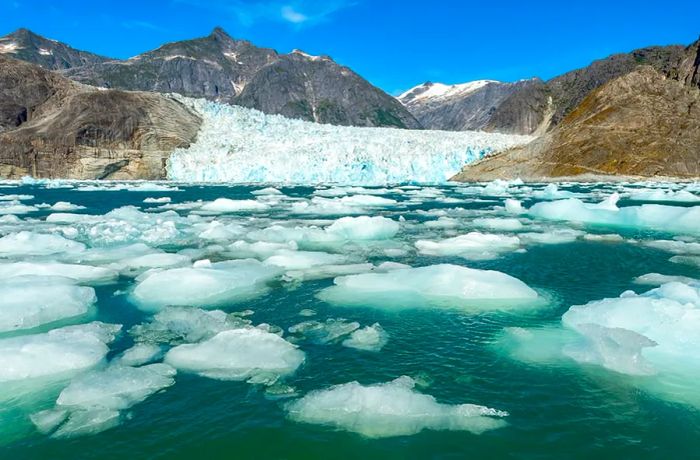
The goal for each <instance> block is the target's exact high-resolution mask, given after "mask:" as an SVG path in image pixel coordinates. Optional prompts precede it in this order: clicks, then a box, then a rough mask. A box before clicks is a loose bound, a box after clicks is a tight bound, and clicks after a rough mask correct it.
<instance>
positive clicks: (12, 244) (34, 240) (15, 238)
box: [0, 231, 85, 257]
mask: <svg viewBox="0 0 700 460" xmlns="http://www.w3.org/2000/svg"><path fill="white" fill-rule="evenodd" d="M84 250H85V245H84V244H82V243H78V242H76V241H72V240H69V239H66V238H63V237H62V236H59V235H50V234H44V233H33V232H27V231H21V232H18V233H11V234H9V235H5V236H3V237H2V238H0V257H26V256H48V255H53V254H62V253H76V252H82V251H84Z"/></svg>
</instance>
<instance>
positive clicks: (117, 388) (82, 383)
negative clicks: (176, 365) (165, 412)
mask: <svg viewBox="0 0 700 460" xmlns="http://www.w3.org/2000/svg"><path fill="white" fill-rule="evenodd" d="M174 375H175V369H173V368H172V367H170V366H168V365H166V364H151V365H148V366H143V367H129V366H119V365H115V366H110V367H108V368H107V369H104V370H100V371H93V372H90V373H88V374H85V375H82V376H79V377H76V378H74V379H73V380H72V381H71V383H70V385H68V386H67V387H66V388H65V389H64V390H63V391H62V392H61V394H60V395H59V396H58V399H57V400H56V408H55V409H54V410H53V411H43V412H41V413H38V414H34V416H33V417H32V421H33V422H34V423H35V424H36V425H37V428H38V429H39V431H41V432H43V433H49V432H51V431H53V430H54V429H56V428H57V429H56V431H55V432H54V433H53V437H56V438H72V437H76V436H84V435H91V434H96V433H100V432H102V431H105V430H107V429H110V428H113V427H115V426H117V425H118V424H119V422H120V418H121V417H120V412H121V411H123V410H125V409H129V408H131V407H132V406H134V405H136V404H138V403H140V402H141V401H143V400H145V399H146V398H148V397H149V396H151V395H152V394H154V393H156V392H158V391H161V390H163V389H164V388H167V387H169V386H172V385H173V384H174V383H175V380H174V379H173V376H174ZM64 420H65V422H64Z"/></svg>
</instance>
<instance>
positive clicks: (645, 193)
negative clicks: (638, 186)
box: [629, 190, 700, 203]
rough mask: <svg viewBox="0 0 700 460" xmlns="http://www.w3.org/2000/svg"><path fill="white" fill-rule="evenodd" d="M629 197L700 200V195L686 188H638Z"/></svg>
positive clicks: (642, 199)
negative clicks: (674, 189) (676, 189)
mask: <svg viewBox="0 0 700 460" xmlns="http://www.w3.org/2000/svg"><path fill="white" fill-rule="evenodd" d="M629 199H630V200H633V201H658V202H664V201H676V202H684V203H695V202H698V201H700V196H698V195H695V194H693V193H690V192H688V191H687V190H678V191H673V190H639V191H636V192H633V193H632V194H631V195H630V197H629Z"/></svg>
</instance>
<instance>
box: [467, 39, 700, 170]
mask: <svg viewBox="0 0 700 460" xmlns="http://www.w3.org/2000/svg"><path fill="white" fill-rule="evenodd" d="M698 64H700V52H699V49H698V43H697V42H696V43H695V44H693V45H692V46H690V47H689V48H688V49H687V50H686V56H685V58H684V60H683V62H682V64H681V65H680V66H679V67H678V68H677V70H676V71H674V73H670V74H666V75H664V74H662V73H661V72H659V71H658V70H656V69H654V68H652V67H651V66H641V67H639V68H638V69H637V70H635V71H633V72H631V73H628V74H626V75H624V76H621V77H619V78H617V79H614V80H612V81H610V82H608V83H607V84H605V85H603V86H601V87H600V88H598V89H596V90H594V91H593V92H591V93H590V94H589V95H588V96H587V97H586V98H584V99H583V100H582V101H581V103H580V104H578V105H577V106H576V108H575V109H574V110H573V111H571V112H570V113H569V114H568V115H567V116H566V117H564V119H563V120H562V122H561V123H560V124H559V125H558V126H557V127H556V128H554V129H553V130H551V131H550V132H548V133H547V134H545V135H544V136H542V137H540V138H538V139H536V140H535V141H533V142H532V143H530V144H529V145H527V146H524V147H521V148H517V149H512V150H509V151H506V152H503V153H500V154H497V155H494V156H492V157H488V158H486V159H484V160H482V161H480V162H478V163H475V164H472V165H469V166H467V167H465V168H464V170H462V172H461V173H459V174H458V175H457V176H455V177H454V178H453V180H458V181H476V180H491V179H495V178H515V177H521V178H523V179H530V180H537V179H544V178H552V177H555V178H556V177H571V176H580V175H584V174H589V175H590V174H593V175H627V176H642V177H654V176H665V177H669V176H670V177H680V178H689V179H690V178H697V177H699V176H700V88H699V85H698V83H699V81H698V80H699V79H698Z"/></svg>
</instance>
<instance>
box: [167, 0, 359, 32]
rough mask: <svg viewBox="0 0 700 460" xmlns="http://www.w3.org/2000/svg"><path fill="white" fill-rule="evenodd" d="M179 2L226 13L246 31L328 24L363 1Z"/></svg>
mask: <svg viewBox="0 0 700 460" xmlns="http://www.w3.org/2000/svg"><path fill="white" fill-rule="evenodd" d="M176 1H178V2H179V3H186V4H188V5H192V6H196V7H200V8H206V9H212V10H216V11H218V12H223V13H226V14H228V15H230V16H231V17H232V18H233V19H235V20H236V22H238V23H239V25H241V26H245V27H250V26H253V25H255V24H257V23H261V22H280V23H286V24H289V25H291V26H294V27H296V28H299V27H306V26H312V25H315V24H318V23H321V22H324V21H327V20H328V19H329V18H330V17H331V16H332V15H333V14H334V13H335V12H337V11H339V10H342V9H345V8H349V7H351V6H354V5H356V4H357V3H358V1H359V0H326V1H315V0H271V1H259V0H209V1H200V0H176Z"/></svg>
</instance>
